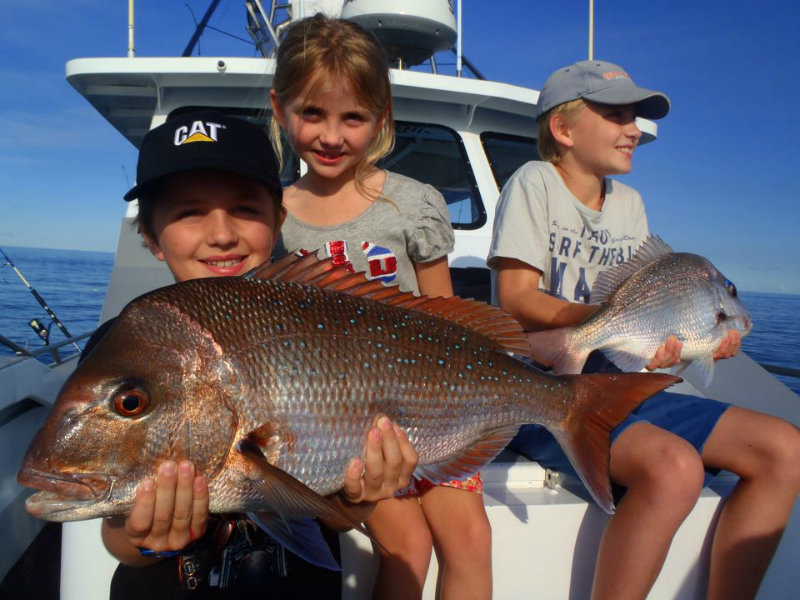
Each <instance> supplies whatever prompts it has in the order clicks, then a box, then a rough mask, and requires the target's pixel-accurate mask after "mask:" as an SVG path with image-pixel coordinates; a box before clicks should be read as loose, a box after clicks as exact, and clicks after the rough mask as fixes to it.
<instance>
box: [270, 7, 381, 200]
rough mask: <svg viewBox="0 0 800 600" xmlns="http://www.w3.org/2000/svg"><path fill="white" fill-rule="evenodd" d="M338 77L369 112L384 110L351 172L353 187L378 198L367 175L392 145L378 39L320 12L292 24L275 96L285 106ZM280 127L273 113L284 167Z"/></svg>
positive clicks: (274, 82)
mask: <svg viewBox="0 0 800 600" xmlns="http://www.w3.org/2000/svg"><path fill="white" fill-rule="evenodd" d="M337 79H344V80H345V81H347V82H348V83H349V84H350V86H351V87H352V90H353V93H354V94H355V95H356V97H357V98H358V101H359V102H360V103H361V104H362V105H363V106H364V107H365V108H366V109H367V110H369V111H371V112H372V113H373V114H380V115H383V116H384V122H383V125H382V126H381V129H380V130H379V131H378V135H376V136H375V138H374V139H373V140H372V143H371V144H370V146H369V148H368V149H367V154H366V156H365V157H364V160H363V161H362V162H361V163H360V164H359V165H358V167H357V168H356V173H355V184H356V189H357V190H358V191H359V193H361V194H363V195H364V196H365V197H366V198H369V199H373V200H374V199H377V198H381V194H380V192H379V191H378V190H371V189H367V186H366V185H365V184H364V181H365V179H366V178H367V176H368V175H369V174H370V172H371V170H372V168H373V167H374V165H375V163H377V162H378V161H379V160H380V159H381V158H383V157H384V156H386V155H387V154H389V153H390V152H391V151H392V149H393V148H394V113H393V110H392V88H391V83H390V82H389V60H388V58H387V56H386V53H385V52H384V50H383V47H382V46H381V44H380V42H379V41H378V39H377V38H376V37H375V36H374V35H373V34H372V33H370V32H369V31H367V30H366V29H364V28H363V27H361V26H360V25H357V24H355V23H352V22H350V21H346V20H343V19H330V18H328V17H326V16H325V15H323V14H317V15H314V16H313V17H309V18H307V19H303V20H301V21H298V22H297V23H295V24H293V25H292V26H291V27H290V28H289V29H288V31H287V32H286V36H285V37H284V38H283V40H282V41H281V44H280V46H279V47H278V56H277V66H276V67H275V76H274V77H273V79H272V89H273V90H274V91H275V95H276V96H277V101H278V103H279V104H280V105H281V106H286V105H287V104H288V103H289V102H291V101H292V100H295V99H296V98H297V97H298V96H299V95H300V94H302V93H304V92H305V98H304V102H310V101H311V99H312V98H313V97H314V95H315V94H317V93H319V92H320V91H322V90H323V89H325V87H326V86H330V85H332V84H333V82H335V80H337ZM282 134H283V132H282V129H281V126H280V124H279V123H278V120H277V119H276V118H275V115H273V116H272V121H271V123H270V138H271V139H272V145H273V147H274V148H275V153H276V154H277V156H278V160H279V161H280V165H281V169H283V143H282V139H281V138H282Z"/></svg>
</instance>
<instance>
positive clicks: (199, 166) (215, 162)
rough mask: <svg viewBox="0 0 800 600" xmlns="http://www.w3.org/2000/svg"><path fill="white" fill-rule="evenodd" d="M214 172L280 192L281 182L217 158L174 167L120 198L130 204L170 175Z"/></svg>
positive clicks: (261, 172)
mask: <svg viewBox="0 0 800 600" xmlns="http://www.w3.org/2000/svg"><path fill="white" fill-rule="evenodd" d="M206 169H208V170H212V169H213V170H215V171H228V172H230V173H236V174H238V175H242V176H244V177H249V178H250V179H253V180H255V181H258V182H259V183H261V184H263V185H264V186H265V187H266V188H267V189H269V190H270V191H272V190H280V189H281V182H280V179H277V180H272V179H271V178H266V177H264V175H263V171H261V170H259V171H253V170H251V169H247V168H245V167H242V166H241V165H240V164H239V163H234V164H225V161H223V160H220V159H219V158H210V159H209V160H208V161H203V160H193V161H191V162H190V163H188V164H186V165H184V166H183V167H181V166H174V167H173V168H171V169H170V170H169V172H168V173H161V174H159V175H156V176H154V177H152V178H151V179H149V180H148V181H145V182H144V183H141V184H137V185H135V186H133V187H132V188H131V189H130V190H128V192H127V193H126V194H125V195H124V196H123V197H122V199H123V200H125V202H131V201H132V200H136V199H138V198H140V197H141V196H142V194H145V193H147V192H148V191H150V190H152V189H153V188H154V187H156V186H157V185H158V184H160V183H162V182H163V181H164V180H165V179H166V178H167V177H169V176H170V175H177V174H178V173H186V172H187V171H201V170H206Z"/></svg>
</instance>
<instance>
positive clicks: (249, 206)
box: [144, 171, 280, 282]
mask: <svg viewBox="0 0 800 600" xmlns="http://www.w3.org/2000/svg"><path fill="white" fill-rule="evenodd" d="M277 213H278V211H276V210H275V201H274V200H273V198H272V196H271V194H270V193H269V191H268V190H267V189H266V188H265V187H264V186H263V185H261V184H260V183H258V182H256V181H254V180H252V179H249V178H247V177H243V176H241V175H237V174H235V173H230V172H226V171H191V172H186V173H178V174H176V175H173V176H171V177H170V179H169V180H168V181H167V182H166V183H165V184H164V185H163V186H162V188H161V190H160V192H159V199H158V201H157V202H156V204H155V207H154V210H153V218H152V225H153V227H152V236H151V235H147V234H144V237H145V241H146V242H147V246H148V248H149V249H150V252H152V253H153V255H154V256H155V257H156V258H158V259H159V260H163V261H165V262H166V263H167V266H169V269H170V271H172V274H173V275H174V276H175V280H176V281H179V282H180V281H188V280H190V279H198V278H201V277H222V276H233V275H242V274H244V273H246V272H247V271H249V270H250V269H252V268H254V267H257V266H258V265H260V264H261V263H263V262H265V261H267V260H269V258H270V256H271V253H272V247H273V245H274V243H275V239H276V238H277V235H278V231H279V230H280V223H276V220H277V219H278V218H279V217H277Z"/></svg>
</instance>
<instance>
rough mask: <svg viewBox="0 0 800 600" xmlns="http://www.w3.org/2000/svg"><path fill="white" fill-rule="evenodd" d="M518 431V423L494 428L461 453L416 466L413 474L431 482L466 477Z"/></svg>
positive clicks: (477, 469) (503, 446) (496, 452)
mask: <svg viewBox="0 0 800 600" xmlns="http://www.w3.org/2000/svg"><path fill="white" fill-rule="evenodd" d="M518 431H519V425H513V426H510V427H502V428H500V429H495V430H494V431H491V432H490V433H489V434H488V435H487V436H486V437H484V438H483V439H481V440H478V441H477V442H475V443H474V444H472V446H470V447H469V448H467V450H465V451H464V453H463V454H459V455H458V456H455V457H453V458H449V459H447V460H444V461H441V462H438V463H431V464H428V465H421V466H418V467H417V469H416V471H414V476H415V477H417V478H424V479H427V480H428V481H430V482H431V483H443V482H446V481H452V480H454V479H466V478H467V477H469V476H471V475H474V474H475V473H477V472H478V471H480V470H481V468H482V467H483V466H484V465H486V464H487V463H489V462H491V460H492V459H493V458H494V457H495V456H497V455H498V454H500V452H501V451H502V450H503V448H505V447H506V446H507V445H508V443H509V442H510V441H511V439H512V438H513V437H514V436H515V435H517V432H518Z"/></svg>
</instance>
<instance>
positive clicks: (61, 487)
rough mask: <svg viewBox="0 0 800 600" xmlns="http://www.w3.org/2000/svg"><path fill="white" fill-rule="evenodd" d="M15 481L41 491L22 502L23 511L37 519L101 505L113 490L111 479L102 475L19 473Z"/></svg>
mask: <svg viewBox="0 0 800 600" xmlns="http://www.w3.org/2000/svg"><path fill="white" fill-rule="evenodd" d="M17 481H18V482H19V483H20V484H21V485H24V486H25V487H29V488H34V489H37V490H41V491H39V492H38V493H36V494H33V495H32V496H30V497H29V498H28V499H27V500H26V501H25V510H27V511H28V512H29V513H30V514H32V515H33V516H34V517H40V518H47V517H48V516H50V515H53V514H56V513H60V512H64V511H69V510H74V509H76V508H81V507H85V506H91V505H93V504H97V503H99V502H103V501H105V500H107V499H108V498H109V496H110V495H111V490H112V487H113V478H112V477H111V476H109V475H106V474H104V473H46V472H43V471H37V470H23V471H20V473H19V475H18V476H17Z"/></svg>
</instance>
